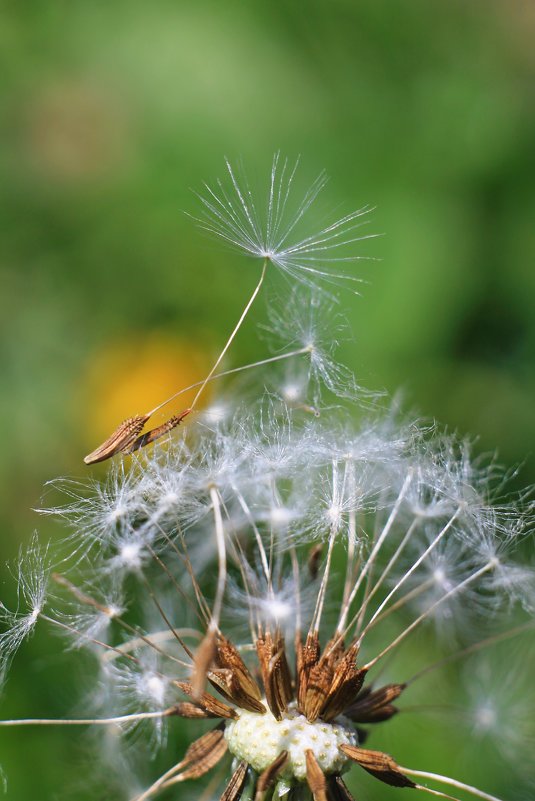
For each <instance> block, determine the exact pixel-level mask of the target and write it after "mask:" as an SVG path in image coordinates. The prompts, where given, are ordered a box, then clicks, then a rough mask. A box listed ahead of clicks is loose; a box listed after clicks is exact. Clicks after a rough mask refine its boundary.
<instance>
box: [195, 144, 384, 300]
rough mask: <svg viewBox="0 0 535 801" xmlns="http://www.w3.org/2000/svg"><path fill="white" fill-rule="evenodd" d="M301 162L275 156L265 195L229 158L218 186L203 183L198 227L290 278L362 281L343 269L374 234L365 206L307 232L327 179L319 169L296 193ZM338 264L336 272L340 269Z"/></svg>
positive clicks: (312, 281)
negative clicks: (363, 230) (256, 193)
mask: <svg viewBox="0 0 535 801" xmlns="http://www.w3.org/2000/svg"><path fill="white" fill-rule="evenodd" d="M298 166H299V160H297V161H296V162H295V163H294V164H293V165H292V164H291V163H290V162H289V160H288V159H286V158H282V157H281V156H280V154H279V153H277V154H275V156H274V158H273V163H272V167H271V175H270V179H269V183H268V187H267V192H266V193H265V195H264V198H262V199H260V198H255V197H254V195H253V192H252V191H251V189H250V186H249V183H248V180H247V177H246V176H245V174H243V171H237V170H236V169H235V168H234V167H233V166H232V164H231V163H230V162H229V161H228V160H227V161H226V167H227V180H226V181H223V180H218V181H217V183H216V184H215V186H210V185H208V184H205V190H204V193H203V194H199V199H200V201H201V203H202V205H203V212H202V214H201V215H200V216H199V217H197V218H194V219H196V221H197V223H198V224H199V226H200V227H201V228H202V229H204V230H205V231H208V233H210V234H213V235H215V236H216V237H218V238H220V239H222V240H223V241H224V242H226V243H228V244H229V245H230V246H231V247H233V248H235V249H237V250H239V251H242V252H244V253H246V254H247V255H250V256H253V257H256V258H258V259H261V260H262V261H267V262H269V263H270V264H272V265H273V266H274V267H276V268H278V269H279V270H282V272H283V273H284V274H286V275H287V276H288V277H289V278H292V279H294V280H296V281H298V282H301V283H304V284H306V285H308V286H316V285H317V283H318V281H320V282H321V281H327V282H330V283H335V284H339V283H341V282H342V283H343V282H348V281H349V282H352V281H358V280H359V279H358V278H356V277H355V276H354V275H351V274H349V273H345V272H339V271H338V270H339V269H340V267H341V266H343V265H344V264H346V263H351V262H355V261H358V260H360V259H362V258H364V257H363V256H356V255H355V254H354V253H351V252H350V249H351V248H352V247H353V245H354V244H355V243H357V242H361V241H363V240H365V239H369V238H371V237H373V236H374V235H373V234H361V233H359V230H360V229H361V228H362V226H363V225H366V224H367V223H368V220H367V219H362V218H363V217H365V215H366V214H368V213H369V211H370V208H369V207H368V206H365V207H363V208H361V209H358V210H357V211H353V212H350V213H349V214H347V215H345V216H344V217H341V218H339V219H338V220H334V221H333V222H330V223H329V224H327V225H324V226H323V227H322V228H321V229H320V230H319V231H316V232H313V233H305V232H304V231H303V227H304V223H306V221H307V218H308V217H309V216H310V214H309V212H310V209H311V207H312V205H313V204H314V202H315V201H316V199H317V197H318V195H319V194H320V192H321V191H322V189H323V188H324V187H325V184H326V182H327V178H326V175H325V173H320V175H319V176H318V177H317V178H316V180H315V181H314V182H313V184H312V185H311V186H310V188H309V189H308V191H306V192H305V194H304V196H303V197H301V198H298V197H297V192H296V190H295V181H296V174H297V169H298ZM337 268H338V270H337Z"/></svg>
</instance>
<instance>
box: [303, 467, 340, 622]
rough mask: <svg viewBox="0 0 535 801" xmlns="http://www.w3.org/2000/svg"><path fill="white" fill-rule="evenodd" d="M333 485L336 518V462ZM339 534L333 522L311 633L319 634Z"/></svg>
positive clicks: (337, 498) (337, 501)
mask: <svg viewBox="0 0 535 801" xmlns="http://www.w3.org/2000/svg"><path fill="white" fill-rule="evenodd" d="M332 484H333V489H334V495H333V508H334V510H335V511H334V514H335V517H336V514H337V507H338V504H339V502H340V499H339V497H338V464H337V462H336V461H333V477H332ZM337 533H338V520H337V519H335V520H333V522H332V524H331V533H330V536H329V548H328V550H327V559H326V561H325V568H324V570H323V576H322V579H321V585H320V588H319V591H318V598H317V601H316V608H315V610H314V615H313V617H312V621H311V623H310V631H311V632H316V633H317V632H318V631H319V627H320V621H321V615H322V612H323V604H324V603H325V593H326V592H327V584H328V582H329V573H330V570H331V560H332V555H333V548H334V543H335V540H336V535H337Z"/></svg>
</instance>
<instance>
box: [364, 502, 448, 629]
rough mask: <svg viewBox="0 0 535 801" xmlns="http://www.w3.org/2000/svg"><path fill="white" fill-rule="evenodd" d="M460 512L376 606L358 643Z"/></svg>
mask: <svg viewBox="0 0 535 801" xmlns="http://www.w3.org/2000/svg"><path fill="white" fill-rule="evenodd" d="M460 511H461V509H460V507H459V508H458V509H457V511H456V512H455V514H454V515H452V517H451V518H450V519H449V520H448V522H447V523H446V525H445V526H443V527H442V529H441V530H440V531H439V533H438V534H437V536H436V537H435V539H434V540H433V542H432V543H431V545H429V546H428V547H427V548H426V550H425V551H424V552H423V553H422V554H421V555H420V556H419V557H418V559H417V560H416V561H415V562H414V564H413V565H411V567H410V569H409V570H407V572H406V573H404V574H403V576H402V577H401V578H400V580H399V581H398V583H397V584H396V586H395V587H393V588H392V589H391V590H390V592H389V593H388V595H387V596H386V598H385V599H384V600H383V601H382V603H381V604H379V606H378V607H377V609H376V610H375V613H374V614H373V616H372V618H371V619H370V622H369V623H368V625H367V626H366V627H365V629H364V631H363V632H362V634H361V635H360V638H359V639H360V641H361V642H362V640H363V639H364V636H365V635H366V632H367V631H369V629H370V628H371V626H372V625H373V623H374V621H375V620H376V618H377V617H378V616H379V615H380V614H381V612H382V611H383V609H384V608H385V606H386V605H387V604H388V603H389V601H390V599H391V598H392V596H393V595H395V594H396V592H397V591H398V590H399V589H400V588H401V587H402V586H403V585H404V584H405V582H406V581H407V579H409V578H410V577H411V576H412V574H413V573H414V571H415V570H417V568H418V567H420V565H421V564H422V562H423V561H424V559H426V558H427V557H428V556H429V554H430V553H431V551H432V550H433V549H434V548H436V546H437V545H438V544H439V542H440V541H441V540H442V538H443V537H444V536H445V534H446V533H447V532H448V531H449V530H450V528H451V527H452V525H453V523H454V522H455V520H456V519H457V517H458V516H459V513H460Z"/></svg>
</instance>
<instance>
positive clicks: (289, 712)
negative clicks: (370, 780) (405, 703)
mask: <svg viewBox="0 0 535 801" xmlns="http://www.w3.org/2000/svg"><path fill="white" fill-rule="evenodd" d="M295 651H296V667H295V679H294V678H293V676H292V671H291V669H290V666H289V663H288V658H287V654H286V645H285V641H284V637H283V636H282V634H281V633H280V632H278V633H277V632H276V633H275V634H274V635H272V634H270V633H269V632H264V633H261V634H259V636H258V639H257V641H256V654H257V661H258V670H257V671H256V675H253V674H252V672H250V670H249V669H248V668H247V666H246V665H245V663H244V661H243V659H242V657H241V656H240V653H239V651H238V649H237V648H236V647H235V646H234V645H233V644H232V642H231V641H230V640H229V639H227V638H226V637H224V636H223V635H222V634H218V635H217V636H216V638H215V642H214V655H213V664H212V665H211V666H210V667H209V669H208V671H207V679H208V681H209V683H210V684H211V685H212V687H213V689H214V690H215V691H217V693H219V694H221V695H222V696H223V697H224V698H225V700H226V701H227V703H223V702H222V701H221V700H220V699H219V698H217V696H215V695H214V694H212V693H209V692H205V691H196V690H195V688H194V687H193V686H192V684H190V683H187V682H177V686H178V687H179V689H181V690H182V691H183V692H184V693H186V694H187V695H188V696H189V697H190V699H191V700H190V701H189V702H184V703H179V704H177V705H176V706H175V707H173V708H172V709H170V714H177V715H179V716H182V717H185V718H199V717H200V718H202V717H204V718H221V719H222V720H223V723H221V724H219V725H217V726H216V727H215V728H214V729H211V730H210V731H208V732H207V733H206V734H204V735H203V736H202V737H200V738H199V739H198V740H196V741H195V742H194V743H192V745H191V746H190V747H189V748H188V750H187V751H186V754H185V756H184V759H183V760H181V762H179V763H178V764H177V765H175V766H174V768H173V769H172V770H171V771H169V772H168V773H167V774H166V775H165V778H164V780H163V781H162V780H159V782H158V783H157V784H156V785H155V786H153V787H152V788H151V789H150V790H149V791H147V793H145V794H143V796H142V797H141V798H148V797H149V795H152V794H153V793H154V792H155V791H156V790H157V789H158V790H159V789H163V788H164V787H168V786H170V785H172V784H176V783H178V782H182V781H184V780H186V779H192V778H199V777H200V776H202V775H203V774H205V773H206V772H207V771H209V770H210V769H211V768H213V767H214V766H215V765H216V764H217V763H218V762H219V761H220V760H221V759H222V758H223V756H224V755H225V753H226V752H227V751H228V750H229V749H230V751H231V753H233V755H234V756H235V757H236V762H237V764H236V767H235V769H234V771H233V773H232V776H231V778H230V780H229V782H228V785H227V787H226V788H225V790H224V792H223V794H222V796H221V798H222V799H223V801H237V799H240V798H242V796H243V794H244V793H245V796H246V798H248V799H251V798H253V799H254V800H255V801H264V799H266V798H268V797H269V798H271V797H273V798H287V799H288V801H291V799H293V798H302V783H303V782H304V783H305V784H306V786H308V788H309V790H310V793H311V794H312V797H313V798H314V800H315V801H338V800H339V799H345V801H348V800H349V799H351V798H352V796H351V794H350V792H349V790H348V789H347V787H346V785H345V783H344V781H343V780H342V776H341V774H342V772H344V771H346V770H347V769H348V767H349V763H351V762H353V763H356V764H358V765H360V766H361V767H362V768H364V770H366V771H367V772H368V773H370V774H371V775H372V776H374V777H376V778H377V779H379V780H380V781H382V782H384V783H386V784H389V785H391V786H394V787H412V788H418V785H417V784H416V783H415V782H413V781H412V780H411V779H410V778H409V777H408V776H407V775H406V773H404V772H403V770H402V769H401V768H400V767H399V766H398V765H397V764H396V763H395V761H394V760H393V759H392V758H391V757H390V756H388V755H387V754H384V753H382V752H380V751H373V750H369V749H365V748H363V747H362V743H364V741H365V739H366V736H367V731H366V729H365V728H364V726H365V725H370V724H375V723H380V722H383V721H386V720H389V719H390V718H391V717H392V716H393V715H395V714H396V712H397V709H396V707H395V706H394V704H393V702H394V701H395V700H396V699H397V698H398V697H399V696H400V695H401V693H402V691H403V689H404V685H403V684H388V685H385V686H383V687H379V688H377V689H375V688H372V687H371V686H364V681H365V678H366V673H367V670H366V668H359V667H358V666H357V656H358V647H357V645H356V644H352V645H351V646H349V647H344V645H343V643H342V642H341V641H340V640H339V639H333V640H331V641H330V642H328V643H327V644H326V646H325V649H324V651H323V653H322V651H321V647H320V642H319V637H318V635H317V634H316V633H309V634H308V636H307V637H306V639H305V641H304V642H302V641H301V638H300V636H299V635H298V636H297V639H296V642H295ZM264 716H265V718H266V723H267V725H266V726H264V725H263V721H262V720H261V719H260V718H261V717H264ZM228 722H230V725H229V723H228ZM233 722H234V723H233ZM247 723H249V724H251V725H250V726H249V727H248V726H247ZM240 727H241V728H243V729H244V731H247V739H243V742H242V741H241V740H240V735H239V731H237V730H238V729H239V728H240ZM268 730H271V731H270V732H269V733H267V731H268ZM266 733H267V740H268V745H267V748H264V750H263V747H264V746H265V740H264V738H266ZM270 738H271V741H270ZM255 740H256V741H255ZM307 741H308V742H307ZM325 743H327V747H326V748H325ZM307 745H309V746H310V747H308V748H307V747H306V746H307ZM318 746H319V748H318ZM333 747H334V749H338V753H337V754H336V753H335V754H333V753H327V751H329V750H331V751H332V749H333ZM270 748H271V749H273V748H274V749H275V750H278V749H279V748H280V751H279V753H277V755H276V756H275V758H274V759H273V760H272V761H270V762H269V764H265V765H263V764H262V762H263V761H264V762H265V761H267V760H268V759H269V756H268V753H269V749H270ZM322 748H325V752H324V753H322V750H321V749H322ZM233 749H234V750H233ZM240 751H242V752H249V753H250V754H251V755H252V761H253V764H250V763H249V762H248V760H247V758H245V753H240ZM316 754H318V756H317V755H316ZM422 789H423V788H422ZM445 797H447V796H445ZM140 801H141V799H140Z"/></svg>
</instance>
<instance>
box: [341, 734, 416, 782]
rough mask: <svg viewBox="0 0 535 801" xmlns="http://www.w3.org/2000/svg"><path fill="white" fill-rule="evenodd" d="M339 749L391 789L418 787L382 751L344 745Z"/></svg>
mask: <svg viewBox="0 0 535 801" xmlns="http://www.w3.org/2000/svg"><path fill="white" fill-rule="evenodd" d="M340 748H341V749H342V751H343V752H344V754H345V755H346V756H348V757H349V758H350V759H352V760H353V762H356V763H357V764H358V765H360V767H361V768H364V770H365V771H367V772H368V773H369V774H371V775H372V776H374V777H375V778H376V779H379V781H382V782H384V783H385V784H389V785H390V786H391V787H412V788H417V787H418V785H416V784H415V783H414V782H413V781H412V780H411V779H409V778H408V776H405V774H404V773H402V771H401V768H400V767H399V765H398V764H397V762H395V761H394V760H393V759H392V757H391V756H389V755H388V754H383V752H382V751H369V750H368V749H366V748H359V747H358V746H356V745H345V744H344V745H341V746H340Z"/></svg>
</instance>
